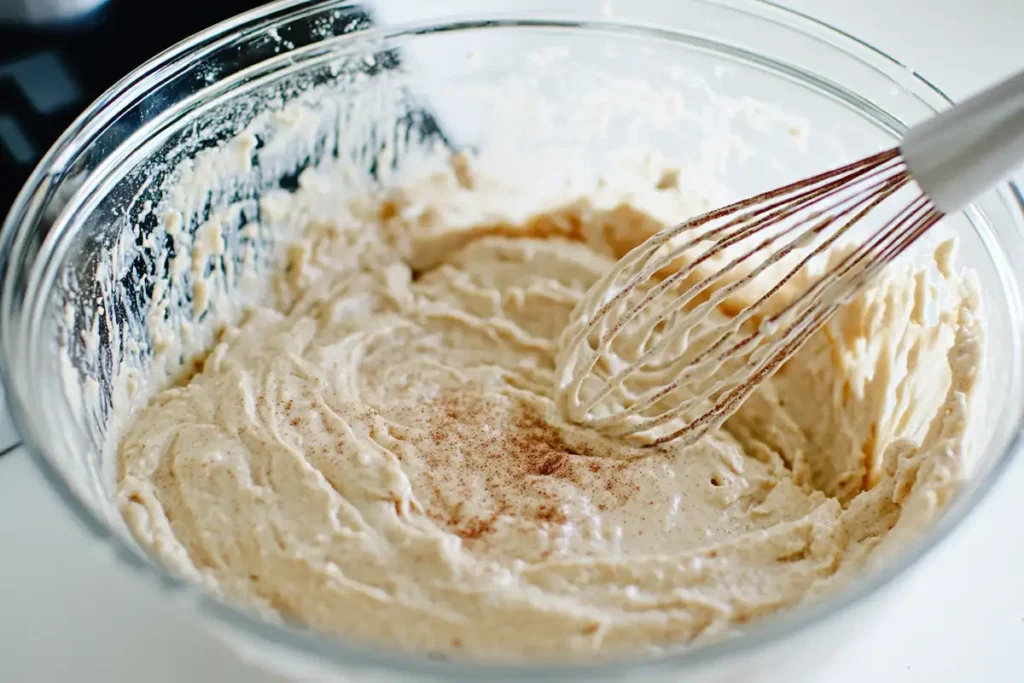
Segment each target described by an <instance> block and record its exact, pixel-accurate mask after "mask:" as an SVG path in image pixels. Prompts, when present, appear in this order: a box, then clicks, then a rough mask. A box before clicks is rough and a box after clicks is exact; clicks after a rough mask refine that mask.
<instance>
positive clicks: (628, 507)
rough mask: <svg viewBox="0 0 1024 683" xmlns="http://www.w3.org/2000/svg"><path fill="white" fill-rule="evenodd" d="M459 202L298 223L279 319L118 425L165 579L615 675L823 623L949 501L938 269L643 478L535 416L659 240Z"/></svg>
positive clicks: (956, 309) (463, 176) (585, 218)
mask: <svg viewBox="0 0 1024 683" xmlns="http://www.w3.org/2000/svg"><path fill="white" fill-rule="evenodd" d="M670 190H671V188H666V191H670ZM303 191H304V190H300V191H299V196H298V197H297V198H294V199H292V200H289V201H293V202H297V203H298V204H299V205H301V202H302V198H301V194H302V192H303ZM476 192H477V190H476V189H475V187H474V182H473V179H472V177H471V176H470V175H469V173H468V170H467V169H466V168H464V167H463V166H461V165H458V164H457V165H456V168H455V171H454V172H453V173H452V174H450V175H448V176H444V177H438V178H434V179H433V180H432V181H431V183H428V187H427V189H426V190H425V191H424V192H423V193H422V194H421V195H418V199H417V200H416V201H413V200H412V199H411V198H410V197H409V196H403V195H401V194H399V195H396V196H392V197H390V198H389V199H388V200H386V201H382V202H380V203H370V204H369V205H361V206H358V207H355V208H353V209H352V211H351V215H346V216H339V217H338V218H337V220H335V221H327V222H325V221H322V220H310V221H309V223H308V228H307V230H306V235H305V237H304V239H303V240H302V241H301V242H300V243H299V244H297V245H296V246H294V247H293V248H292V249H291V251H290V252H289V255H288V263H287V266H286V267H285V268H284V269H283V270H282V272H281V275H280V279H279V281H278V282H277V283H276V294H275V298H276V301H275V302H274V304H275V305H274V306H273V307H267V308H262V309H259V310H255V311H252V313H251V314H250V315H248V316H247V317H246V318H245V319H244V320H243V321H241V322H240V323H239V324H238V325H237V326H234V327H231V328H228V329H225V330H224V331H223V333H222V335H221V339H220V341H219V343H218V344H217V345H216V347H215V348H214V349H213V350H212V351H211V352H210V354H209V356H208V357H207V358H206V359H205V361H204V362H203V363H202V364H201V365H200V368H199V369H198V371H197V373H196V374H195V375H194V376H193V377H191V378H190V379H189V380H188V381H187V382H184V383H182V384H180V385H179V386H176V387H173V388H169V389H167V390H165V391H163V392H162V393H159V394H158V395H157V396H155V397H154V398H153V399H152V400H151V402H150V403H149V405H148V407H146V408H145V409H144V410H143V411H142V412H141V414H139V415H138V416H137V417H136V419H135V420H134V421H133V423H132V424H131V425H130V426H129V428H128V430H127V431H126V433H125V434H124V437H123V440H122V442H121V447H120V474H119V484H118V485H119V495H120V500H121V505H122V510H123V513H124V516H125V518H126V519H127V520H128V522H129V525H130V527H131V528H132V530H133V531H134V533H135V534H136V535H137V537H138V538H139V539H140V540H141V541H142V542H143V543H144V544H146V545H148V546H149V547H151V548H152V549H153V550H154V551H155V552H156V553H157V554H158V556H159V557H160V558H161V559H162V560H163V561H165V562H167V563H168V564H169V565H171V566H172V567H173V568H175V569H176V570H178V571H180V572H183V573H184V574H186V575H187V576H190V577H192V578H195V579H196V580H199V581H202V582H204V583H205V584H206V585H208V586H210V587H211V588H212V589H214V590H217V591H220V592H222V593H224V594H225V595H227V596H230V597H232V598H235V599H239V600H243V601H245V602H247V603H249V604H255V605H257V606H262V607H265V608H270V609H272V610H274V611H276V612H278V613H280V614H282V615H285V616H286V617H289V618H292V619H294V620H297V621H299V622H303V623H306V624H309V625H311V626H312V627H314V628H316V629H320V630H323V631H327V632H332V633H337V634H340V635H343V636H346V637H351V638H355V639H366V640H370V641H373V642H377V643H383V644H387V645H394V646H399V647H402V648H408V649H413V650H417V651H430V652H442V653H446V654H449V655H452V656H466V657H472V658H486V659H514V658H518V657H522V656H530V657H537V658H559V657H584V656H585V657H592V656H593V655H594V654H595V653H596V654H598V655H600V656H610V655H620V654H629V653H638V652H646V651H651V650H656V649H660V648H665V647H673V646H677V645H684V644H687V643H692V642H694V641H697V640H703V639H705V638H710V637H717V636H720V635H723V634H727V633H729V632H730V631H732V630H734V629H735V628H737V627H738V626H740V625H742V624H744V623H746V622H748V621H749V620H751V619H754V618H756V617H760V616H762V615H765V614H770V613H772V612H775V611H778V610H780V609H784V608H787V607H790V606H793V605H795V604H798V603H800V602H801V601H803V600H805V599H807V598H808V596H814V595H818V594H819V593H821V592H822V591H823V590H826V589H830V588H831V587H833V586H834V585H836V584H837V583H839V582H840V581H844V580H846V578H848V577H849V576H852V575H854V574H856V573H857V572H860V571H862V570H863V569H864V568H865V566H866V564H868V563H869V562H870V561H871V560H872V558H875V557H880V556H881V554H880V553H879V552H878V551H879V550H880V549H881V547H882V546H885V545H895V544H898V543H899V542H900V540H899V539H902V538H904V537H905V534H909V533H913V532H916V531H917V530H919V529H920V528H922V527H923V526H925V525H927V524H928V523H929V522H930V521H931V520H932V519H933V518H934V517H935V515H936V514H937V512H938V511H939V510H940V509H941V507H942V506H943V504H944V503H945V502H946V500H947V499H948V497H949V496H950V495H951V494H952V493H953V492H954V491H955V488H956V484H957V480H958V477H959V468H960V462H961V459H962V456H963V449H964V443H963V442H964V430H965V420H966V406H967V402H968V398H969V396H970V393H971V391H972V387H973V385H974V381H975V375H976V372H977V368H978V366H979V354H980V349H979V343H978V333H977V330H976V328H975V322H974V315H973V310H974V307H975V300H974V297H973V296H972V295H971V294H970V292H969V290H968V289H967V288H966V287H964V286H963V285H962V284H961V283H960V282H959V281H957V280H956V279H955V278H954V277H953V275H952V274H951V273H950V272H949V268H948V266H949V263H948V258H949V254H948V253H947V251H946V250H945V249H943V250H940V252H939V253H938V255H937V261H938V266H939V267H938V269H937V270H938V271H940V273H941V276H940V277H941V278H942V283H941V284H943V285H945V287H946V290H947V291H951V292H952V293H953V296H952V297H949V296H947V297H946V299H945V300H944V301H942V302H940V301H939V298H940V297H939V296H938V293H937V292H938V291H939V290H938V289H937V288H936V286H935V284H934V283H933V282H930V281H929V280H928V278H926V277H925V275H924V273H923V272H920V273H913V272H911V271H909V270H907V271H899V272H894V273H893V274H891V275H888V276H886V277H885V278H883V279H882V280H880V281H879V282H878V284H877V285H876V286H874V287H873V288H872V289H870V290H869V291H867V292H866V293H864V294H863V295H862V296H860V297H859V298H858V299H857V300H856V301H855V302H853V303H852V304H851V305H849V306H847V307H846V308H845V309H844V310H843V311H842V312H841V313H840V314H838V315H837V316H836V317H835V318H834V319H833V320H832V321H831V322H830V324H829V325H828V326H827V327H826V328H825V329H823V330H822V331H821V332H820V333H818V334H817V335H816V336H815V337H814V338H813V339H812V340H811V341H810V342H809V343H808V344H807V345H806V346H805V347H804V348H803V350H801V351H800V353H799V354H798V355H797V356H796V357H795V358H794V359H793V360H792V361H791V362H789V363H788V364H787V365H786V366H785V367H784V368H783V369H782V370H781V371H780V372H779V374H778V375H776V377H774V378H773V379H772V380H770V381H768V382H766V383H765V384H764V385H763V386H762V387H761V389H760V390H759V391H758V392H757V393H756V394H755V395H754V396H753V397H752V398H751V399H750V400H749V401H748V402H747V404H746V405H745V406H744V407H743V408H742V409H741V410H740V412H739V413H738V414H736V415H735V416H734V417H733V418H732V419H731V420H730V421H729V422H728V423H727V424H726V427H725V428H724V429H722V430H720V431H718V432H715V433H712V434H710V435H708V436H706V437H705V438H703V439H702V440H701V441H700V442H698V443H697V444H695V445H693V446H691V447H688V448H679V447H673V446H672V445H671V444H670V445H669V446H667V447H665V448H663V449H661V450H656V451H652V450H651V449H640V448H634V447H631V446H627V445H624V444H622V443H618V442H614V441H610V440H606V439H603V438H601V437H599V436H597V435H595V434H593V433H591V432H589V431H587V430H584V429H582V428H579V427H575V426H572V425H569V424H567V423H565V422H564V421H563V420H561V419H560V418H559V416H558V414H557V410H556V408H555V405H554V402H553V399H552V396H553V390H554V380H553V376H554V371H555V368H554V363H555V354H556V343H557V339H558V336H559V334H560V333H561V331H562V329H563V328H564V326H565V325H566V322H567V321H568V319H569V316H570V313H571V311H572V309H573V306H574V305H575V303H576V302H577V301H578V300H579V298H580V297H581V295H582V293H583V292H584V291H585V290H586V289H587V287H589V286H590V285H591V284H592V283H593V282H594V281H596V280H597V279H598V278H599V276H600V275H601V274H602V273H603V272H606V270H607V269H608V268H610V266H611V264H612V263H613V261H614V258H615V257H616V256H617V255H619V254H621V253H623V252H624V251H625V249H627V248H628V247H629V246H631V245H633V244H635V243H637V242H638V241H640V240H642V239H644V238H645V237H647V236H648V235H649V234H650V233H651V232H652V231H653V230H654V229H656V227H658V226H657V225H652V223H655V222H654V221H653V220H652V219H651V218H650V216H647V215H646V214H644V213H643V212H642V211H640V210H639V209H635V208H632V207H629V206H625V205H623V206H620V207H617V208H614V209H612V210H598V209H596V208H594V207H593V206H591V205H590V204H588V202H587V201H585V200H581V201H578V202H575V203H572V204H570V205H568V206H567V208H565V210H563V211H561V212H555V213H547V214H544V215H540V216H537V217H535V218H534V219H533V220H530V221H527V222H526V223H522V224H519V223H509V222H506V221H502V220H498V219H496V220H495V221H493V222H491V223H482V224H478V225H476V226H473V227H467V226H465V225H462V226H460V227H458V228H452V227H451V223H450V222H449V221H448V220H447V218H448V213H446V209H445V207H449V208H450V207H456V206H458V205H459V204H460V202H471V201H475V193H476ZM423 197H428V198H429V197H436V198H438V200H437V205H436V206H434V205H432V204H431V203H430V201H428V200H423ZM285 209H287V207H285ZM940 303H941V305H939V304H940ZM936 306H939V308H940V312H939V314H938V315H937V316H935V315H934V311H933V312H932V313H933V316H932V317H933V318H934V319H931V320H928V319H926V318H927V315H926V309H929V308H935V307H936ZM924 367H927V371H926V372H920V369H921V368H924ZM901 437H909V438H907V439H902V438H901Z"/></svg>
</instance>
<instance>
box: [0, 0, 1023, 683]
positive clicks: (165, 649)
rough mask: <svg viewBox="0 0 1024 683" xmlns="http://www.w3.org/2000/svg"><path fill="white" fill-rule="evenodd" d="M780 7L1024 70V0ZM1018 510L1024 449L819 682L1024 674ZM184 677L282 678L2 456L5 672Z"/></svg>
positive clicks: (946, 64) (959, 86) (967, 86)
mask: <svg viewBox="0 0 1024 683" xmlns="http://www.w3.org/2000/svg"><path fill="white" fill-rule="evenodd" d="M419 1H421V2H422V1H423V0H419ZM438 1H443V0H438ZM666 1H671V0H666ZM783 4H788V5H790V6H793V7H795V8H798V9H800V10H802V11H804V12H806V13H809V14H813V15H815V16H818V17H820V18H822V19H825V20H827V21H829V22H831V23H833V24H835V25H837V26H840V27H842V28H844V29H846V30H847V31H849V32H850V33H853V34H854V35H857V36H859V37H861V38H863V39H865V40H867V41H869V42H871V43H873V44H874V45H876V46H878V47H880V48H882V49H883V50H885V51H887V52H889V53H890V54H893V55H895V56H896V57H897V58H898V59H900V60H901V61H903V62H904V63H906V64H907V65H909V66H910V67H912V68H913V69H914V70H916V71H918V72H920V73H922V74H924V75H926V76H927V77H928V78H929V79H931V80H932V82H934V83H935V84H936V85H938V86H939V87H940V88H942V89H944V90H945V91H946V92H947V93H949V94H950V95H952V96H953V97H954V98H958V97H962V96H964V95H966V94H968V93H970V92H972V91H974V90H976V89H977V88H979V87H981V86H983V85H985V84H986V83H989V82H991V81H993V80H994V79H996V78H998V77H1001V76H1005V75H1008V74H1009V73H1010V72H1011V71H1013V70H1015V69H1019V68H1022V67H1024V39H1022V37H1021V36H1022V34H1024V1H1022V0H975V1H974V2H965V1H962V0H856V1H854V2H828V3H826V2H825V0H789V1H788V2H785V3H783ZM0 412H2V408H0ZM5 419H6V418H4V416H3V415H0V446H3V445H4V444H5V443H7V440H8V435H9V432H8V433H4V432H5V431H6V428H5V426H4V424H3V423H4V421H5ZM1022 522H1024V458H1018V459H1017V462H1016V463H1015V464H1014V465H1013V466H1012V468H1011V469H1010V471H1009V472H1007V473H1006V475H1005V476H1004V478H1003V480H1002V481H1001V482H1000V484H999V486H998V487H997V489H996V490H995V491H993V492H992V494H991V495H990V497H989V498H988V499H987V500H986V501H985V502H984V503H983V504H982V505H981V507H980V508H979V509H978V510H977V511H976V512H975V513H974V514H973V515H972V517H971V518H970V519H968V520H967V522H966V523H965V524H964V525H963V526H962V527H961V528H960V529H959V530H958V532H957V533H956V534H955V535H954V537H953V538H951V539H949V540H948V541H946V542H945V543H944V544H942V545H941V546H940V547H939V548H938V549H937V550H936V551H935V552H933V553H932V554H931V555H930V556H929V557H927V558H926V559H925V561H924V562H923V563H922V564H921V565H920V566H919V567H917V568H916V570H915V571H914V573H913V575H912V576H911V577H909V578H908V580H906V581H903V582H902V587H901V589H900V590H899V591H898V593H899V594H898V596H897V597H896V598H894V599H895V600H896V601H897V603H896V604H893V605H891V606H890V607H889V609H888V611H887V612H886V618H885V620H884V622H882V623H878V624H877V625H875V627H874V629H872V630H871V631H870V632H869V633H867V634H866V635H863V636H859V637H857V639H856V640H855V642H852V643H851V644H850V645H849V647H847V648H845V649H844V651H843V652H842V653H841V654H840V655H839V656H837V657H836V658H835V659H834V661H833V662H831V663H830V665H829V666H828V667H827V668H828V670H829V672H830V673H829V674H828V675H827V676H826V677H825V678H819V679H818V681H819V683H854V682H856V683H860V682H861V681H864V680H874V681H884V682H889V681H901V682H907V683H916V682H918V681H920V682H921V683H925V682H927V683H935V682H945V681H967V680H977V681H983V682H985V683H1009V682H1011V681H1012V682H1019V681H1024V531H1021V528H1022V527H1021V524H1022ZM184 680H189V681H196V682H201V681H219V682H223V683H235V682H241V681H246V682H247V683H267V682H269V681H272V680H276V679H273V678H271V677H269V676H267V675H266V674H262V673H260V672H257V671H253V670H252V669H250V668H248V667H247V666H245V665H243V664H242V663H241V662H239V661H238V660H237V659H236V658H235V657H234V656H233V655H232V654H231V653H230V652H228V651H227V650H225V649H224V648H223V647H222V646H220V645H219V644H217V643H215V642H213V641H211V640H210V639H209V638H207V637H206V636H205V635H204V634H203V632H202V631H200V630H199V628H198V627H197V625H196V624H195V623H194V621H193V620H192V619H191V618H190V617H189V616H188V615H186V614H183V613H180V612H179V611H177V610H176V609H174V608H172V607H171V606H170V605H168V604H165V603H164V602H162V601H161V599H160V598H158V597H157V595H156V594H155V592H154V591H153V590H152V588H151V586H149V585H148V584H147V583H146V582H145V581H144V580H142V579H139V578H137V577H134V576H132V575H130V574H129V573H127V572H125V571H124V570H122V569H120V568H119V567H117V566H115V565H114V562H113V560H112V559H111V558H110V557H109V554H107V553H105V552H103V550H102V549H101V548H98V547H97V546H96V545H95V544H93V543H92V542H90V541H87V540H85V537H84V534H83V533H82V530H81V528H80V527H79V526H78V525H77V522H75V521H74V520H73V519H72V518H71V517H70V516H69V514H68V513H67V512H65V510H64V509H63V508H62V506H61V504H60V502H59V501H58V500H57V498H56V497H55V495H54V494H53V493H52V492H51V491H50V490H49V488H48V487H47V485H46V483H45V482H44V481H43V480H42V478H41V477H40V475H39V473H38V472H37V470H36V468H35V465H34V463H33V462H32V461H31V460H30V459H29V456H28V455H27V454H26V453H24V452H23V451H16V452H14V453H11V454H9V455H6V456H3V457H0V681H4V682H8V681H9V682H15V681H17V682H22V681H26V682H33V681H69V682H70V681H80V682H82V683H93V682H96V683H98V682H100V681H103V682H104V683H112V682H115V683H116V682H119V681H146V682H147V683H160V682H164V681H167V682H170V681H184Z"/></svg>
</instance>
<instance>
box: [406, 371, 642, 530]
mask: <svg viewBox="0 0 1024 683" xmlns="http://www.w3.org/2000/svg"><path fill="white" fill-rule="evenodd" d="M419 412H420V414H421V415H422V416H423V418H422V420H421V422H420V426H421V427H422V432H421V433H422V434H423V436H424V437H425V438H423V439H422V440H420V442H419V443H417V444H414V446H415V447H416V450H417V452H418V453H419V456H420V457H421V458H422V459H423V460H424V461H425V463H426V465H427V467H428V471H427V472H426V476H425V479H426V480H427V481H429V489H428V490H427V492H426V493H427V497H428V498H429V501H428V502H427V504H426V507H427V513H428V514H429V515H430V516H431V517H432V518H433V519H434V520H435V521H437V522H439V523H440V524H442V525H444V526H445V527H446V528H447V529H448V530H450V531H451V532H452V533H455V534H457V535H458V536H460V537H461V538H462V539H463V540H465V541H477V540H480V539H483V538H485V537H486V536H487V535H488V534H490V533H492V532H494V531H495V529H496V526H497V525H498V523H499V520H501V519H502V518H503V517H504V518H510V519H513V520H515V521H517V522H519V521H527V522H529V523H533V524H537V525H552V524H564V523H565V522H567V521H568V520H567V517H566V506H567V504H568V503H569V501H571V500H578V498H579V491H580V490H582V491H583V492H584V494H585V495H588V496H590V495H593V496H595V499H596V498H600V501H599V502H598V501H595V502H596V505H597V506H598V507H599V508H600V509H602V510H605V509H608V508H609V507H611V506H614V505H620V504H622V503H623V502H625V500H627V499H628V498H629V497H630V496H631V495H632V494H633V493H634V491H633V487H631V486H627V485H626V484H625V480H626V479H627V477H624V476H623V474H624V472H625V470H626V469H627V468H628V467H630V466H631V464H630V463H629V462H624V461H621V460H617V459H613V458H607V457H603V456H602V454H600V453H594V452H581V451H580V449H578V448H574V447H572V446H570V445H569V444H568V443H567V442H566V441H565V439H564V438H563V437H562V435H561V433H560V431H559V429H558V428H556V427H554V426H552V425H551V424H549V423H547V422H546V421H545V420H544V418H543V417H542V416H541V415H539V414H538V413H537V412H536V411H535V410H534V409H532V408H530V407H529V406H526V405H522V404H515V403H510V402H509V401H508V400H507V399H497V398H492V397H487V396H484V395H482V394H480V393H475V392H472V391H465V390H448V391H444V392H441V393H440V394H439V395H438V396H437V397H436V398H434V399H433V400H432V401H429V402H428V403H427V404H426V405H425V406H423V407H422V409H421V410H420V411H419ZM471 502H472V504H471Z"/></svg>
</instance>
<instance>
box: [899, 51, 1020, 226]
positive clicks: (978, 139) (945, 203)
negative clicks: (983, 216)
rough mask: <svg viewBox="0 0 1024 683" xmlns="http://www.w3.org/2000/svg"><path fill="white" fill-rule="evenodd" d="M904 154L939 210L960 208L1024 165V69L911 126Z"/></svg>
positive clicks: (912, 170)
mask: <svg viewBox="0 0 1024 683" xmlns="http://www.w3.org/2000/svg"><path fill="white" fill-rule="evenodd" d="M900 154H901V156H902V157H903V160H904V161H905V162H906V164H907V169H908V170H909V171H910V175H911V176H912V177H913V178H914V180H916V181H917V183H918V185H920V186H921V189H923V190H924V192H925V194H927V195H928V197H929V198H930V199H931V200H932V203H933V204H934V205H935V208H937V209H938V210H939V211H941V212H942V213H945V214H950V213H955V212H957V211H959V210H960V209H962V208H963V207H964V206H966V205H967V204H968V203H969V202H970V201H971V200H973V199H975V198H976V197H977V196H978V195H980V194H982V193H983V192H985V190H987V189H988V188H990V187H992V186H993V185H995V184H996V183H998V182H999V181H1000V180H1003V179H1004V178H1006V177H1007V176H1008V175H1010V173H1012V172H1013V171H1014V169H1016V168H1017V167H1018V166H1019V165H1021V164H1022V163H1024V71H1022V72H1020V73H1018V74H1016V75H1014V76H1011V77H1010V78H1008V79H1006V80H1005V81H1003V82H1001V83H999V84H998V85H995V86H993V87H991V88H988V89H987V90H984V91H982V92H980V93H978V94H977V95H974V96H972V97H970V98H968V99H966V100H964V101H963V102H961V103H959V104H956V105H954V106H953V107H952V108H950V109H947V110H946V111H944V112H942V113H940V114H938V115H937V116H934V117H932V118H930V119H928V120H927V121H924V122H922V123H920V124H918V125H917V126H915V127H914V128H911V129H910V131H909V132H908V133H907V135H906V136H905V137H904V138H903V143H902V144H901V145H900Z"/></svg>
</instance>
